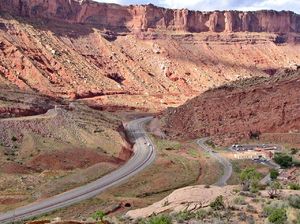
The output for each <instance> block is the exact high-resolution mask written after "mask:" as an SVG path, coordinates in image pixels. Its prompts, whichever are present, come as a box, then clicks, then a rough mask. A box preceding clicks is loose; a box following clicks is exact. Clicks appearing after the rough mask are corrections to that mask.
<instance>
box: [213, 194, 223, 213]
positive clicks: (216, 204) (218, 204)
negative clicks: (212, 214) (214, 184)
mask: <svg viewBox="0 0 300 224" xmlns="http://www.w3.org/2000/svg"><path fill="white" fill-rule="evenodd" d="M209 206H210V207H211V208H212V209H213V210H221V209H224V208H225V204H224V200H223V196H222V195H220V196H218V197H217V198H216V199H215V200H214V201H213V202H211V203H210V204H209Z"/></svg>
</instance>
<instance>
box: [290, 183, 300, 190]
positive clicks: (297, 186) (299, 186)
mask: <svg viewBox="0 0 300 224" xmlns="http://www.w3.org/2000/svg"><path fill="white" fill-rule="evenodd" d="M289 189H291V190H300V184H297V183H290V184H289Z"/></svg>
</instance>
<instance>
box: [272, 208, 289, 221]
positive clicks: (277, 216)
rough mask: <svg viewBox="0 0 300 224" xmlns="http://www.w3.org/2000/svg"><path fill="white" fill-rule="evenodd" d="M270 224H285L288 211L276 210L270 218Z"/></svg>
mask: <svg viewBox="0 0 300 224" xmlns="http://www.w3.org/2000/svg"><path fill="white" fill-rule="evenodd" d="M268 220H269V222H271V223H274V224H283V223H285V221H286V220H287V216H286V210H285V209H284V208H277V209H274V210H273V211H272V212H271V214H270V215H269V217H268Z"/></svg>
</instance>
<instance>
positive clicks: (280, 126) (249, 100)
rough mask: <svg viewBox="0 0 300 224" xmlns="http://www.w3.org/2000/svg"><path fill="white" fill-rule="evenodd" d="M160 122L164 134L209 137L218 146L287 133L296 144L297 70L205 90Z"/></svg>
mask: <svg viewBox="0 0 300 224" xmlns="http://www.w3.org/2000/svg"><path fill="white" fill-rule="evenodd" d="M162 123H163V125H164V130H165V131H166V133H167V134H168V135H169V136H171V137H176V138H187V139H190V138H198V137H203V136H212V137H213V139H214V140H216V142H217V143H220V144H228V143H234V142H235V141H238V140H240V139H241V138H246V139H248V138H250V137H251V132H252V135H253V136H252V137H255V133H261V134H264V133H281V135H282V136H283V135H284V134H283V133H287V134H291V135H297V136H298V137H297V138H296V139H298V142H299V137H300V135H299V133H300V70H298V71H297V72H292V74H286V75H278V76H274V77H273V78H253V79H249V80H244V81H240V82H235V83H233V84H231V85H225V86H223V87H220V88H217V89H213V90H210V91H207V92H205V93H203V94H201V95H200V96H198V97H196V98H194V99H192V100H190V101H188V102H187V103H185V104H184V105H182V106H180V107H179V108H174V109H169V110H168V111H167V112H166V113H165V115H164V116H163V118H162ZM279 136H280V134H279ZM296 139H294V141H296ZM294 143H295V142H294Z"/></svg>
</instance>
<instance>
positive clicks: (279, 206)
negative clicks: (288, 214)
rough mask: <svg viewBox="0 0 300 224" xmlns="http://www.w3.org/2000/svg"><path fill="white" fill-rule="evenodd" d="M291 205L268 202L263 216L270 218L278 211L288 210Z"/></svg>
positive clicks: (284, 202)
mask: <svg viewBox="0 0 300 224" xmlns="http://www.w3.org/2000/svg"><path fill="white" fill-rule="evenodd" d="M288 207H289V205H288V203H287V202H286V201H281V200H272V201H267V203H266V205H265V206H264V208H263V214H264V215H265V217H267V216H270V215H271V214H272V212H273V211H274V210H276V209H286V208H288Z"/></svg>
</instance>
